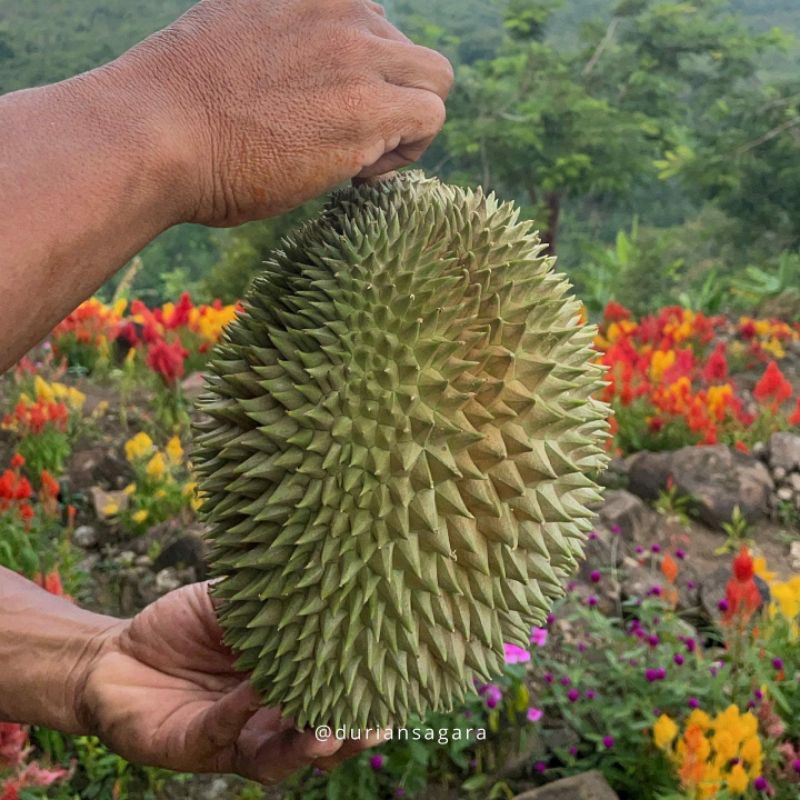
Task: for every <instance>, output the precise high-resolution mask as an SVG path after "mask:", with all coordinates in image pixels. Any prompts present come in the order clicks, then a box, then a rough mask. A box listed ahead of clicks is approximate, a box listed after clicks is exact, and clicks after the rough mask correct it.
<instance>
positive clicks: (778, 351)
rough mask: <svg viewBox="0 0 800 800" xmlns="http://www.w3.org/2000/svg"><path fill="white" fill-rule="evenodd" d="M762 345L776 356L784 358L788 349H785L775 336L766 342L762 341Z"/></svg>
mask: <svg viewBox="0 0 800 800" xmlns="http://www.w3.org/2000/svg"><path fill="white" fill-rule="evenodd" d="M761 347H762V348H763V349H764V350H766V351H768V352H769V353H772V355H773V356H775V358H779V359H780V358H783V357H784V356H785V355H786V351H785V350H784V349H783V345H782V344H781V343H780V341H779V340H778V339H776V338H775V337H774V336H773V337H772V338H771V339H767V341H766V342H762V343H761Z"/></svg>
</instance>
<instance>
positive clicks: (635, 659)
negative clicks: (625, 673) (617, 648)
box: [628, 658, 639, 667]
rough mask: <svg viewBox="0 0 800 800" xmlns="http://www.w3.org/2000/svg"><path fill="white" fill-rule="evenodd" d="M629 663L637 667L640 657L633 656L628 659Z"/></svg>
mask: <svg viewBox="0 0 800 800" xmlns="http://www.w3.org/2000/svg"><path fill="white" fill-rule="evenodd" d="M628 664H629V665H630V666H631V667H636V666H638V665H639V659H638V658H631V659H629V660H628Z"/></svg>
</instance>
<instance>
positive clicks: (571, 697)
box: [567, 689, 581, 703]
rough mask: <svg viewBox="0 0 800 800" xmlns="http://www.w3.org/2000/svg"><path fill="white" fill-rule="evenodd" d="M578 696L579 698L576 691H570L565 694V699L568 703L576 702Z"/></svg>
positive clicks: (579, 694) (578, 693)
mask: <svg viewBox="0 0 800 800" xmlns="http://www.w3.org/2000/svg"><path fill="white" fill-rule="evenodd" d="M580 696H581V693H580V692H579V691H578V690H577V689H570V690H569V691H568V692H567V699H568V700H569V701H570V703H575V702H577V700H578V698H579V697H580Z"/></svg>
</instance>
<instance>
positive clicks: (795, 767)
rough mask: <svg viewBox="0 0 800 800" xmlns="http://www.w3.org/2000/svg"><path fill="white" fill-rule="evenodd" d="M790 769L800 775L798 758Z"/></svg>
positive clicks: (799, 759) (799, 760)
mask: <svg viewBox="0 0 800 800" xmlns="http://www.w3.org/2000/svg"><path fill="white" fill-rule="evenodd" d="M792 769H793V770H794V771H795V772H796V773H797V774H798V775H800V758H796V759H795V760H794V761H792Z"/></svg>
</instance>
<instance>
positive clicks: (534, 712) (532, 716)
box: [527, 706, 544, 722]
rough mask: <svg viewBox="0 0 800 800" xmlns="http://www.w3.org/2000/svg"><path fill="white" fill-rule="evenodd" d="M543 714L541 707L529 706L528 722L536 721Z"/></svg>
mask: <svg viewBox="0 0 800 800" xmlns="http://www.w3.org/2000/svg"><path fill="white" fill-rule="evenodd" d="M543 716H544V711H542V709H541V708H535V707H534V706H531V707H530V708H529V709H528V714H527V717H528V722H538V721H539V720H540V719H541V718H542V717H543Z"/></svg>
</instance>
